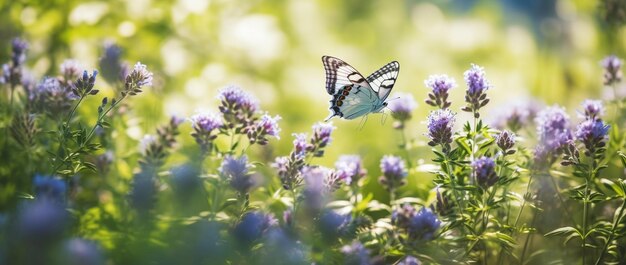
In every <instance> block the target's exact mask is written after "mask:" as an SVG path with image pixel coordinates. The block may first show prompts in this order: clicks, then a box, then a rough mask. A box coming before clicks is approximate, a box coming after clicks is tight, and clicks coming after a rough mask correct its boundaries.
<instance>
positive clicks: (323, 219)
mask: <svg viewBox="0 0 626 265" xmlns="http://www.w3.org/2000/svg"><path fill="white" fill-rule="evenodd" d="M351 219H352V218H351V216H350V215H349V214H347V215H344V214H338V213H336V212H335V211H332V210H328V211H324V212H323V213H322V214H321V216H320V218H319V229H320V232H322V235H323V236H324V237H325V238H327V239H329V240H335V239H336V238H338V237H341V236H343V235H345V234H346V233H347V232H348V228H349V225H350V220H351Z"/></svg>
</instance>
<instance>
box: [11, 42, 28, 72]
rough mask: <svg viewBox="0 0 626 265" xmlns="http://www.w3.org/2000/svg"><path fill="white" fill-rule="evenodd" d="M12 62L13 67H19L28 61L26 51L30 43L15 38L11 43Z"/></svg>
mask: <svg viewBox="0 0 626 265" xmlns="http://www.w3.org/2000/svg"><path fill="white" fill-rule="evenodd" d="M11 48H12V49H11V51H12V54H11V62H12V63H13V67H19V66H21V65H22V64H24V61H26V50H27V49H28V42H26V41H24V40H22V39H20V38H15V39H13V41H11Z"/></svg>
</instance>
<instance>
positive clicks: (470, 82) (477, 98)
mask: <svg viewBox="0 0 626 265" xmlns="http://www.w3.org/2000/svg"><path fill="white" fill-rule="evenodd" d="M464 77H465V82H466V83H467V91H466V93H465V102H467V106H465V107H463V108H462V109H461V110H463V111H466V112H472V113H473V114H474V118H479V117H480V114H479V113H478V111H479V110H480V108H482V107H484V106H485V105H487V103H489V99H488V98H487V94H485V92H486V91H487V89H489V88H490V85H489V82H488V81H487V78H485V70H484V69H483V68H482V67H480V66H478V65H475V64H472V67H471V68H470V69H469V70H467V71H465V74H464Z"/></svg>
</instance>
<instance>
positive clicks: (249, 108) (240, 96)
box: [217, 86, 259, 113]
mask: <svg viewBox="0 0 626 265" xmlns="http://www.w3.org/2000/svg"><path fill="white" fill-rule="evenodd" d="M217 99H219V100H220V101H221V103H222V106H221V107H220V111H222V113H225V112H227V111H226V110H231V111H232V110H233V109H242V110H243V111H244V112H247V113H254V112H256V111H257V110H258V109H259V102H258V101H257V99H256V98H254V97H253V96H252V95H251V94H249V93H248V92H245V91H244V90H242V89H241V88H240V87H238V86H227V87H225V88H222V89H221V90H220V91H219V94H218V95H217ZM222 108H224V109H222Z"/></svg>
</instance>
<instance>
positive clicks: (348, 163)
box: [335, 155, 367, 185]
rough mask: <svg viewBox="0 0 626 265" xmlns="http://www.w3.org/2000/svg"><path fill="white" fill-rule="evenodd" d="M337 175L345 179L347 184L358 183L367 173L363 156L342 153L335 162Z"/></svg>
mask: <svg viewBox="0 0 626 265" xmlns="http://www.w3.org/2000/svg"><path fill="white" fill-rule="evenodd" d="M335 169H336V172H337V177H338V178H339V179H341V180H343V181H344V182H345V183H346V184H347V185H350V184H351V183H357V182H358V181H359V179H361V178H362V177H364V176H365V175H366V174H367V170H366V169H365V168H363V163H362V161H361V157H360V156H358V155H342V156H340V157H339V160H337V162H335Z"/></svg>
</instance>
